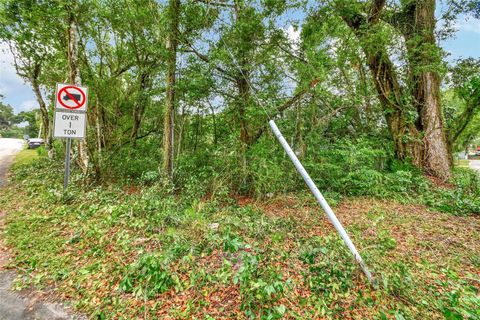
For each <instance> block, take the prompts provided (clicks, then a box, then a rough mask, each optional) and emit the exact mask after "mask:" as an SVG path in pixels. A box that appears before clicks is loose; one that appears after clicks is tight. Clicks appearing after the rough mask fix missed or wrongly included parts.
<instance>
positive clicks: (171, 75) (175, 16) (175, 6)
mask: <svg viewBox="0 0 480 320" xmlns="http://www.w3.org/2000/svg"><path fill="white" fill-rule="evenodd" d="M168 3H169V5H168V9H167V10H168V15H167V16H168V24H169V28H168V38H167V43H166V48H167V75H166V78H165V84H166V99H165V113H164V126H163V171H164V173H165V175H166V176H167V177H168V178H169V179H170V180H172V178H173V142H174V130H175V127H174V124H175V122H174V117H175V85H176V75H175V73H176V70H177V47H178V36H179V30H178V27H179V24H180V0H169V2H168Z"/></svg>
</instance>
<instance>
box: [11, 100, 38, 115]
mask: <svg viewBox="0 0 480 320" xmlns="http://www.w3.org/2000/svg"><path fill="white" fill-rule="evenodd" d="M33 109H38V102H37V101H36V100H34V99H29V100H25V101H23V102H21V103H20V105H19V106H18V108H17V109H16V110H17V111H19V112H20V111H31V110H33Z"/></svg>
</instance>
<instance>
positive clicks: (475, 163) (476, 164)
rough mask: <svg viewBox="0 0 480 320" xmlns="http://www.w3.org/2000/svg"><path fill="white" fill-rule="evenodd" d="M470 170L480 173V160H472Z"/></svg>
mask: <svg viewBox="0 0 480 320" xmlns="http://www.w3.org/2000/svg"><path fill="white" fill-rule="evenodd" d="M470 168H472V169H474V170H478V171H480V160H470Z"/></svg>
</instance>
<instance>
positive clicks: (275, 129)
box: [268, 120, 375, 285]
mask: <svg viewBox="0 0 480 320" xmlns="http://www.w3.org/2000/svg"><path fill="white" fill-rule="evenodd" d="M268 123H269V124H270V127H271V128H272V131H273V133H274V134H275V136H276V137H277V139H278V141H279V142H280V144H281V145H282V147H283V149H285V152H287V154H288V156H289V157H290V159H291V160H292V162H293V164H294V165H295V168H297V171H298V172H299V173H300V174H301V175H302V177H303V180H305V183H306V184H307V185H308V187H309V188H310V190H311V191H312V193H313V195H314V196H315V198H316V199H317V201H318V203H319V204H320V205H321V206H322V208H323V210H324V211H325V213H326V214H327V216H328V219H330V221H331V222H332V224H333V226H334V227H335V229H337V231H338V233H340V235H341V236H342V238H343V241H344V242H345V244H346V245H347V247H348V249H350V251H351V252H352V254H353V255H354V256H355V260H357V262H358V264H359V265H360V268H362V270H363V273H365V275H366V276H367V278H368V280H369V281H370V283H371V284H372V285H375V280H374V279H373V277H372V274H371V273H370V271H369V270H368V268H367V266H366V265H365V263H364V262H363V260H362V257H361V256H360V254H359V253H358V251H357V249H356V248H355V245H354V244H353V242H352V240H350V237H349V236H348V234H347V232H346V231H345V229H344V228H343V226H342V224H341V223H340V221H338V219H337V216H335V213H333V211H332V208H330V206H329V205H328V203H327V201H326V200H325V198H324V197H323V195H322V194H321V192H320V191H319V190H318V188H317V186H316V185H315V182H313V180H312V178H310V175H309V174H308V172H307V171H306V170H305V168H304V167H303V165H302V164H301V163H300V161H299V160H298V158H297V156H296V155H295V153H294V152H293V150H292V148H290V146H289V145H288V142H287V140H285V138H284V137H283V135H282V133H281V132H280V130H278V127H277V125H276V124H275V121H273V120H270V121H269V122H268Z"/></svg>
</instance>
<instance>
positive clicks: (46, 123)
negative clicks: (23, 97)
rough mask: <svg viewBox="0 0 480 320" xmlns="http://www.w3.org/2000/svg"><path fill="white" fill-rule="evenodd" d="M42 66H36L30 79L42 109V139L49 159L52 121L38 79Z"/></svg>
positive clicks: (50, 154)
mask: <svg viewBox="0 0 480 320" xmlns="http://www.w3.org/2000/svg"><path fill="white" fill-rule="evenodd" d="M40 71H41V65H40V63H37V64H35V66H34V68H33V72H32V75H31V77H30V83H31V85H32V88H33V92H34V93H35V97H36V99H37V102H38V105H39V107H40V115H41V118H42V128H43V130H42V138H43V140H44V141H45V148H46V149H47V150H48V155H49V157H52V156H53V153H52V151H51V150H53V149H52V136H51V135H50V120H49V117H48V110H47V105H46V103H45V100H44V99H43V96H42V92H41V91H40V84H39V83H38V77H39V75H40Z"/></svg>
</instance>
